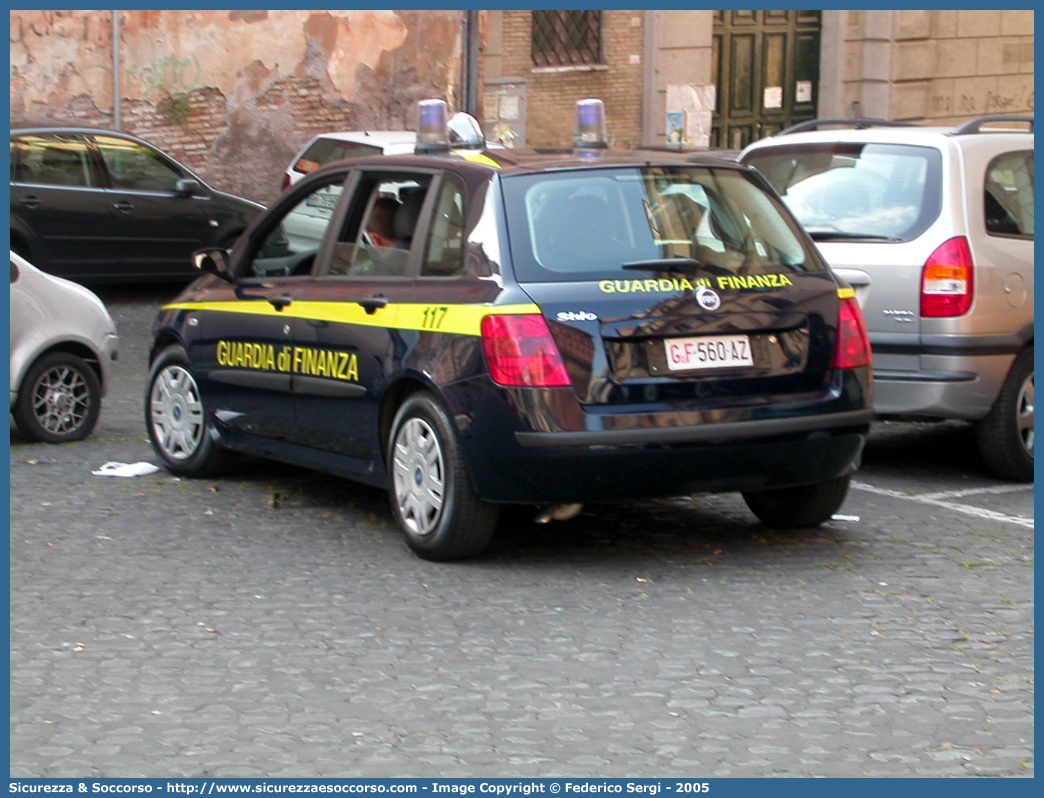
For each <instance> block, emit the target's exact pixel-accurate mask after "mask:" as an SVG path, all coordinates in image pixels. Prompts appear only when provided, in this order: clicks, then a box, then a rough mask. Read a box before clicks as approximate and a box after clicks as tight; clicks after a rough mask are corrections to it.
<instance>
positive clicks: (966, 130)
mask: <svg viewBox="0 0 1044 798" xmlns="http://www.w3.org/2000/svg"><path fill="white" fill-rule="evenodd" d="M990 122H1027V123H1029V130H1026V131H1023V130H1019V131H1016V132H1019V133H1023V132H1024V133H1032V132H1033V117H1032V116H980V117H979V118H977V119H972V120H971V121H970V122H965V123H964V124H963V125H961V126H960V127H955V128H954V129H953V133H952V135H954V136H967V135H969V134H972V133H990V132H993V131H990V130H989V129H986V130H982V129H981V128H982V126H983V125H985V124H988V123H990ZM995 132H998V133H1000V132H1004V133H1010V132H1012V131H1010V130H1004V131H995Z"/></svg>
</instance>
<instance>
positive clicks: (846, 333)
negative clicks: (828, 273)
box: [833, 297, 870, 369]
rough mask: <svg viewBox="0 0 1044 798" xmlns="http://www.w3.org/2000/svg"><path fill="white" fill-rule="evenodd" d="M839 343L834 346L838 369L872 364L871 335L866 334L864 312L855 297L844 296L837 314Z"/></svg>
mask: <svg viewBox="0 0 1044 798" xmlns="http://www.w3.org/2000/svg"><path fill="white" fill-rule="evenodd" d="M837 316H838V318H837V344H836V345H835V346H834V363H833V366H834V368H836V369H854V368H860V367H861V366H869V365H870V337H869V336H868V335H867V334H866V325H865V324H864V323H863V313H862V311H861V310H859V302H858V301H857V300H856V299H855V297H846V298H843V299H842V300H841V302H840V308H839V310H838V314H837Z"/></svg>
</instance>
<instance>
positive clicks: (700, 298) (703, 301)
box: [696, 286, 721, 310]
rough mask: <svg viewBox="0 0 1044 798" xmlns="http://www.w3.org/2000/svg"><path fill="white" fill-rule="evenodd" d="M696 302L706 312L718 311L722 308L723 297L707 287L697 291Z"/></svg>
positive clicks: (701, 287)
mask: <svg viewBox="0 0 1044 798" xmlns="http://www.w3.org/2000/svg"><path fill="white" fill-rule="evenodd" d="M696 302H697V303H698V304H699V306H700V307H701V308H703V309H704V310H717V309H718V308H720V307H721V297H720V296H718V295H717V293H715V292H714V291H712V290H711V289H710V288H707V287H706V286H700V287H699V288H698V289H696Z"/></svg>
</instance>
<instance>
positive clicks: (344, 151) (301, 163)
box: [294, 139, 384, 174]
mask: <svg viewBox="0 0 1044 798" xmlns="http://www.w3.org/2000/svg"><path fill="white" fill-rule="evenodd" d="M382 152H384V150H382V149H381V148H380V147H374V146H373V145H371V144H354V143H352V142H350V141H336V140H334V139H316V140H315V141H314V142H312V144H311V145H310V146H309V147H308V149H307V150H305V151H304V153H303V154H302V155H301V157H300V158H298V159H297V163H295V164H294V171H295V172H302V173H303V174H310V173H312V172H314V171H315V170H316V169H318V168H319V167H320V166H323V165H324V164H328V163H330V162H331V161H340V160H341V159H342V158H356V157H362V156H367V155H380V154H381V153H382Z"/></svg>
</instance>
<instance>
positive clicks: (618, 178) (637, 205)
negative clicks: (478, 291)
mask: <svg viewBox="0 0 1044 798" xmlns="http://www.w3.org/2000/svg"><path fill="white" fill-rule="evenodd" d="M504 197H505V202H506V207H507V216H508V225H509V229H510V240H511V254H512V260H513V262H514V265H515V272H516V276H517V277H518V278H519V279H520V280H530V281H534V282H545V281H571V280H588V279H601V278H605V277H619V276H620V275H621V274H622V273H623V272H624V271H625V270H631V269H633V270H637V271H666V270H671V269H681V270H685V271H691V272H692V273H694V274H697V275H698V276H703V275H713V274H748V273H749V274H779V273H781V272H818V271H821V270H822V268H823V267H822V265H821V264H820V262H819V261H818V260H817V258H816V257H815V256H814V255H812V254H811V253H810V252H808V251H806V249H805V246H804V244H803V240H802V239H803V237H802V235H801V233H800V228H798V227H797V225H796V224H795V223H794V221H793V220H792V219H791V218H790V216H789V214H788V213H787V211H786V209H785V208H783V207H782V206H781V205H780V204H779V203H778V202H777V201H776V200H775V199H774V198H773V197H772V196H771V195H770V194H769V193H768V192H766V191H765V190H763V189H762V188H761V187H760V186H759V185H758V184H757V182H756V181H755V180H754V179H753V178H752V176H751V175H750V174H749V173H748V172H746V171H745V170H740V169H729V168H713V167H688V166H668V167H664V166H646V167H619V168H605V169H583V170H575V171H561V172H547V173H541V174H535V175H534V174H529V175H517V176H510V177H507V178H505V180H504ZM636 276H637V275H636Z"/></svg>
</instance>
